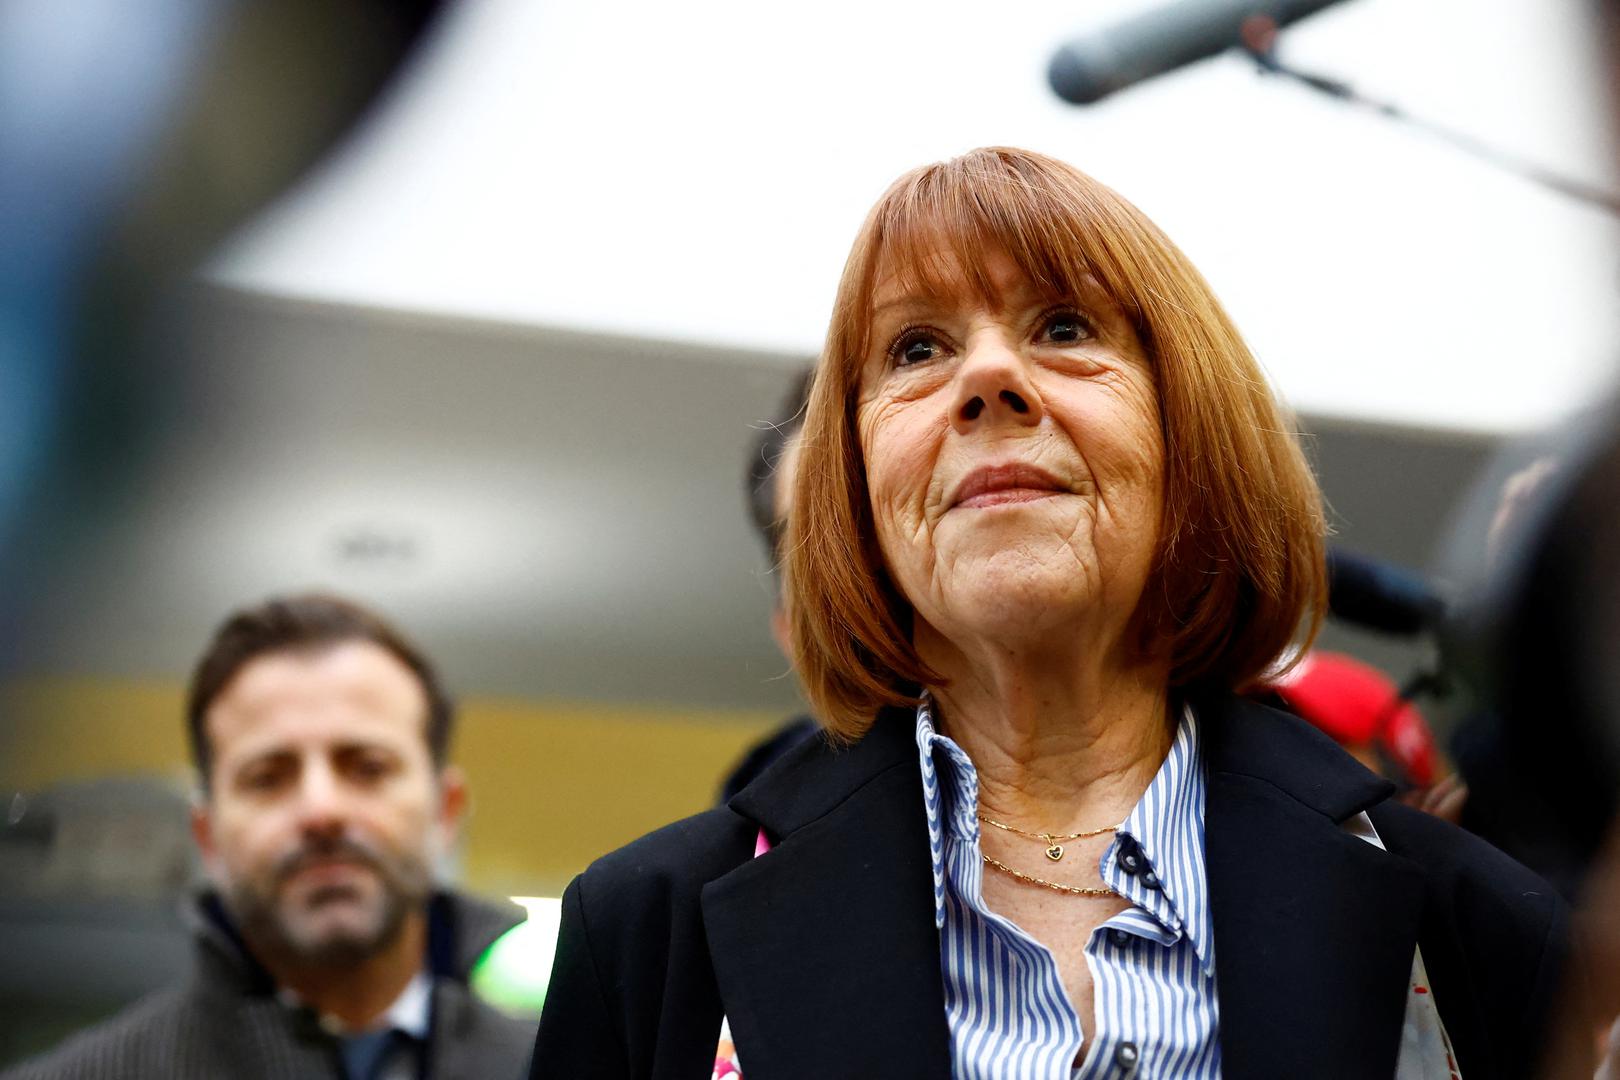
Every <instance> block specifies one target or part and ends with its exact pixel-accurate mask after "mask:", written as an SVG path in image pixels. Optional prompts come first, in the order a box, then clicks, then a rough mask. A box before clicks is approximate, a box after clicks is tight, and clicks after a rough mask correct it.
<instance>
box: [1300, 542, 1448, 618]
mask: <svg viewBox="0 0 1620 1080" xmlns="http://www.w3.org/2000/svg"><path fill="white" fill-rule="evenodd" d="M1327 569H1328V611H1329V612H1330V613H1332V615H1333V616H1334V617H1335V618H1337V619H1341V620H1343V621H1345V622H1348V623H1354V624H1355V625H1357V626H1363V627H1366V628H1367V629H1369V630H1379V631H1382V632H1383V633H1386V634H1403V635H1410V634H1419V633H1422V632H1423V631H1424V630H1428V629H1431V628H1433V627H1435V626H1437V625H1438V624H1439V622H1440V618H1441V616H1443V615H1444V614H1445V610H1446V604H1445V601H1444V600H1442V599H1441V598H1440V596H1439V594H1438V593H1436V592H1435V591H1434V589H1433V588H1431V587H1430V586H1429V584H1428V582H1426V581H1424V580H1423V579H1422V578H1421V577H1419V576H1418V575H1417V574H1414V573H1412V572H1411V571H1409V570H1405V569H1402V568H1401V567H1398V566H1392V565H1390V564H1389V563H1384V562H1379V561H1377V560H1376V559H1369V558H1366V557H1365V556H1362V555H1356V554H1353V553H1351V552H1349V551H1346V550H1344V549H1343V548H1329V549H1328V553H1327Z"/></svg>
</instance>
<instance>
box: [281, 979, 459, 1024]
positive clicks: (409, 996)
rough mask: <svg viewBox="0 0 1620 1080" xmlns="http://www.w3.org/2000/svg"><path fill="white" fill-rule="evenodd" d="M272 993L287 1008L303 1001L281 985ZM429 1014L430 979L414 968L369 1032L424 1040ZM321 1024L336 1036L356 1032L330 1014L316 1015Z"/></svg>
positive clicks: (431, 1005)
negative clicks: (396, 1034)
mask: <svg viewBox="0 0 1620 1080" xmlns="http://www.w3.org/2000/svg"><path fill="white" fill-rule="evenodd" d="M276 996H277V997H278V998H279V999H280V1000H281V1003H282V1004H283V1005H286V1006H287V1007H288V1008H294V1009H296V1008H301V1007H302V1006H303V1002H302V1001H301V1000H299V997H298V995H297V994H295V993H293V992H292V991H291V990H288V989H287V988H286V987H282V988H280V989H278V990H277V991H276ZM432 1016H433V980H432V979H431V978H430V977H429V976H428V974H427V972H425V971H418V972H417V973H416V974H415V975H413V976H411V981H410V982H408V983H406V984H405V989H403V990H401V991H400V992H399V996H398V997H397V998H395V999H394V1003H393V1004H392V1005H390V1006H388V1008H387V1009H385V1010H383V1014H382V1015H381V1016H379V1017H378V1018H377V1022H376V1023H375V1024H373V1025H372V1026H371V1028H370V1029H369V1030H373V1031H399V1032H403V1033H405V1034H406V1035H409V1036H411V1037H412V1038H413V1039H426V1038H427V1036H428V1026H429V1024H430V1023H431V1021H432ZM317 1020H318V1022H319V1023H320V1025H321V1027H323V1028H325V1029H326V1030H327V1031H329V1032H330V1033H332V1034H333V1035H337V1036H344V1035H353V1034H357V1033H356V1032H353V1031H351V1030H349V1029H348V1028H346V1027H344V1025H343V1023H342V1021H340V1020H338V1019H337V1018H336V1017H333V1016H326V1015H321V1016H319V1017H317Z"/></svg>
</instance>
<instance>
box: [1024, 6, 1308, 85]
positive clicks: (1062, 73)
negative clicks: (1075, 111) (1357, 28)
mask: <svg viewBox="0 0 1620 1080" xmlns="http://www.w3.org/2000/svg"><path fill="white" fill-rule="evenodd" d="M1338 2H1339V0H1177V2H1176V3H1172V4H1168V5H1166V6H1165V7H1161V8H1159V9H1157V10H1155V11H1149V12H1145V13H1143V14H1141V15H1137V16H1135V17H1134V18H1131V19H1127V20H1125V21H1124V22H1121V23H1118V24H1116V25H1114V26H1112V27H1110V28H1108V29H1106V30H1102V31H1098V32H1095V33H1092V34H1088V35H1086V36H1085V37H1078V38H1075V39H1074V40H1072V41H1070V42H1068V43H1067V44H1065V45H1063V46H1061V47H1060V48H1059V49H1058V51H1057V53H1056V54H1055V55H1053V57H1052V63H1051V65H1050V66H1049V67H1048V68H1047V78H1048V79H1049V80H1050V81H1051V84H1052V89H1053V90H1054V91H1056V92H1057V96H1058V97H1060V98H1062V99H1063V100H1064V101H1067V102H1069V103H1070V104H1072V105H1091V104H1094V103H1096V102H1098V101H1101V100H1102V99H1103V98H1105V97H1107V96H1108V95H1109V94H1112V93H1114V92H1115V91H1117V90H1123V89H1125V88H1126V87H1128V86H1134V85H1136V84H1137V83H1139V82H1145V81H1147V80H1148V79H1151V78H1153V77H1154V76H1155V75H1163V74H1164V73H1165V72H1167V71H1174V70H1175V69H1176V68H1179V67H1184V66H1186V65H1187V64H1191V63H1194V62H1196V61H1199V60H1203V59H1204V58H1205V57H1210V56H1214V55H1215V54H1216V53H1219V52H1224V51H1225V50H1226V49H1229V48H1231V47H1232V46H1233V45H1236V44H1238V43H1239V41H1240V40H1241V39H1242V38H1243V31H1244V26H1243V24H1244V22H1245V21H1246V20H1248V19H1249V18H1251V17H1255V16H1258V17H1260V18H1262V19H1264V20H1266V22H1267V23H1268V27H1267V28H1268V29H1271V28H1277V29H1280V28H1282V27H1284V26H1287V25H1289V24H1290V23H1294V22H1298V21H1299V20H1300V19H1303V18H1305V17H1306V16H1307V15H1314V14H1316V13H1317V12H1318V11H1321V10H1322V9H1323V8H1325V7H1329V6H1331V5H1333V4H1336V3H1338Z"/></svg>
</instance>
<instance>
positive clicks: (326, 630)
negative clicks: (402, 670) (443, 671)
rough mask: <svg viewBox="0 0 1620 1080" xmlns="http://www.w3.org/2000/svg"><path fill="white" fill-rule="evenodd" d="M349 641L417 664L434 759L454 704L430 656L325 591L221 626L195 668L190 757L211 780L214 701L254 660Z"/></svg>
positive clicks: (254, 610) (248, 611)
mask: <svg viewBox="0 0 1620 1080" xmlns="http://www.w3.org/2000/svg"><path fill="white" fill-rule="evenodd" d="M350 641H369V642H370V643H372V644H373V645H377V646H380V647H381V648H383V649H384V650H386V651H387V652H388V653H390V654H391V655H392V656H393V657H394V658H395V659H396V660H398V661H399V662H400V663H402V664H404V665H405V666H406V667H407V668H409V669H410V671H411V673H412V674H413V675H415V676H416V678H417V681H418V682H420V683H421V684H422V692H423V694H424V695H425V696H426V697H427V704H428V710H427V720H426V728H425V734H426V737H427V744H428V751H429V752H430V753H431V754H432V755H433V762H434V764H435V765H443V764H444V761H445V757H446V755H447V754H448V752H449V747H450V729H451V726H452V724H453V721H454V719H455V706H454V703H453V702H452V701H451V700H450V696H449V694H448V693H447V692H446V691H445V688H444V685H443V684H442V683H441V682H440V681H439V675H438V672H437V671H435V670H434V668H433V665H432V664H431V663H430V662H429V661H428V658H427V656H426V655H425V654H424V653H423V652H422V650H420V649H419V648H417V647H416V645H415V644H414V643H412V642H411V640H410V639H409V638H407V637H406V636H405V635H404V634H403V633H401V632H400V631H399V630H398V629H397V628H396V627H394V626H393V625H392V624H391V623H389V622H388V620H386V619H384V618H383V617H382V616H381V615H378V614H377V613H375V612H373V611H369V610H367V609H366V608H363V607H361V606H360V605H359V604H356V603H354V602H353V601H351V600H345V599H343V598H342V597H339V596H332V595H330V594H326V593H305V594H303V595H299V596H288V597H276V598H272V599H270V600H266V601H265V602H264V603H262V604H259V605H257V606H255V607H249V608H243V609H242V610H240V611H237V612H235V613H234V614H232V615H231V616H230V617H229V618H227V619H226V620H225V622H224V623H222V624H221V625H220V627H219V629H218V630H216V631H214V636H213V639H212V640H210V641H209V643H208V648H207V649H205V650H204V651H203V654H202V658H201V659H200V660H198V661H197V666H196V668H195V669H194V670H193V672H192V676H191V686H190V688H189V690H188V692H187V695H186V727H187V735H188V737H189V739H190V743H191V759H192V763H193V764H194V765H195V766H196V768H197V772H198V774H199V775H200V776H201V777H202V784H203V787H204V789H206V788H207V786H208V770H209V767H210V765H211V758H212V753H211V747H210V746H209V744H208V727H207V717H208V710H209V707H210V706H212V705H213V703H214V700H215V699H216V698H218V697H219V695H220V694H221V693H222V692H223V691H224V690H225V687H226V685H227V684H229V683H230V681H231V680H232V679H233V678H235V677H236V673H237V672H239V671H241V670H242V668H243V667H244V666H246V665H247V664H248V663H249V662H250V661H252V660H256V659H258V658H259V657H261V656H266V655H269V654H271V653H287V652H300V653H312V652H320V651H323V650H325V649H329V648H331V647H333V646H335V645H341V644H344V643H346V642H350Z"/></svg>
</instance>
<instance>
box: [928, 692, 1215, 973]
mask: <svg viewBox="0 0 1620 1080" xmlns="http://www.w3.org/2000/svg"><path fill="white" fill-rule="evenodd" d="M917 751H918V764H919V767H920V768H921V770H922V780H923V801H924V805H925V808H926V810H927V814H928V846H929V854H930V855H931V857H932V859H933V871H934V924H935V926H936V927H940V928H943V927H944V925H945V893H946V888H947V881H946V870H945V841H946V837H947V836H948V837H949V838H950V839H951V841H952V842H954V843H966V844H971V845H973V846H974V848H975V849H977V847H978V844H979V820H978V805H979V776H978V771H977V770H976V769H975V768H974V766H973V761H972V759H970V758H969V757H968V756H967V753H966V752H965V751H963V749H962V748H961V747H960V746H958V745H957V744H956V743H955V742H953V741H952V740H951V739H950V738H948V737H947V736H945V735H942V734H940V733H939V732H938V731H937V730H935V727H934V717H933V708H932V700H931V699H930V698H929V696H928V695H927V694H926V693H925V694H924V695H923V698H922V701H921V702H920V703H919V704H918V706H917ZM1125 843H1134V844H1135V845H1137V846H1138V847H1139V848H1140V849H1141V852H1142V855H1143V857H1144V861H1145V864H1146V865H1145V867H1144V869H1145V870H1152V872H1153V873H1154V875H1155V876H1156V878H1157V880H1158V888H1157V889H1150V888H1147V887H1145V886H1144V885H1143V884H1142V881H1143V877H1142V872H1138V873H1137V874H1136V875H1128V874H1125V873H1124V872H1123V871H1122V870H1121V869H1120V867H1119V863H1118V860H1117V857H1116V856H1117V854H1118V852H1119V849H1120V847H1121V845H1122V844H1125ZM1102 873H1103V880H1104V881H1105V882H1106V883H1107V884H1108V885H1109V886H1111V887H1113V888H1115V889H1117V890H1118V891H1119V892H1120V894H1121V895H1123V896H1124V897H1125V898H1126V899H1127V900H1130V901H1131V903H1132V904H1134V905H1135V906H1136V907H1138V908H1140V909H1142V910H1143V911H1145V912H1146V913H1147V914H1148V915H1150V916H1152V918H1153V919H1154V921H1156V922H1157V923H1159V924H1161V925H1162V926H1163V927H1164V928H1165V930H1166V931H1167V935H1166V936H1167V938H1168V940H1170V941H1174V940H1175V939H1176V938H1177V937H1179V936H1180V935H1182V934H1185V935H1186V936H1187V938H1188V941H1189V943H1190V944H1191V945H1192V947H1193V951H1194V952H1195V953H1196V954H1197V956H1198V960H1199V963H1200V964H1201V965H1202V966H1203V968H1204V970H1205V973H1206V974H1212V973H1213V972H1214V965H1215V958H1214V928H1213V925H1212V923H1211V921H1210V912H1209V884H1208V878H1207V876H1206V874H1205V868H1204V760H1203V748H1202V740H1201V738H1200V735H1199V727H1198V718H1197V717H1196V716H1195V715H1194V713H1193V710H1192V707H1191V706H1190V705H1189V706H1184V707H1183V709H1182V715H1181V722H1180V723H1179V724H1178V725H1177V726H1176V735H1175V738H1174V740H1172V742H1171V745H1170V752H1169V753H1168V754H1166V755H1165V759H1164V762H1163V763H1162V764H1161V765H1160V766H1159V770H1158V772H1157V773H1155V774H1154V777H1153V779H1152V781H1151V782H1149V784H1148V786H1147V789H1146V790H1145V791H1144V792H1143V793H1142V797H1141V798H1140V799H1139V800H1138V801H1137V803H1136V806H1135V807H1134V808H1133V809H1132V810H1131V812H1130V814H1129V815H1128V816H1127V817H1126V819H1125V821H1124V824H1122V825H1121V826H1120V828H1119V830H1118V832H1117V833H1116V837H1115V840H1114V843H1113V844H1111V845H1109V848H1108V851H1107V853H1106V854H1105V855H1104V856H1103V861H1102Z"/></svg>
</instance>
